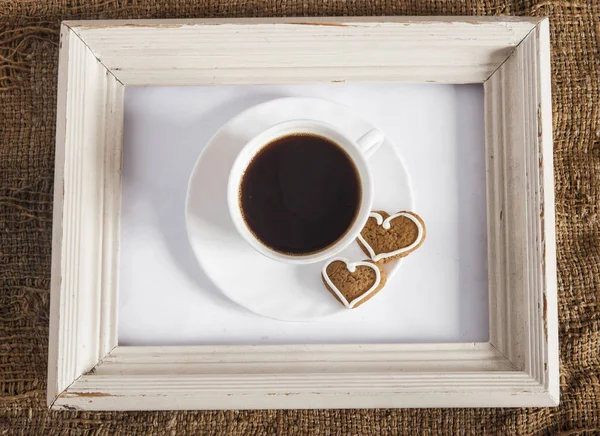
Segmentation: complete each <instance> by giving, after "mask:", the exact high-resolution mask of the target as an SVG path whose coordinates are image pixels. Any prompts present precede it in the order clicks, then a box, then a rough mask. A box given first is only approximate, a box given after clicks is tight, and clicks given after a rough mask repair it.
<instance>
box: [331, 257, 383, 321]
mask: <svg viewBox="0 0 600 436" xmlns="http://www.w3.org/2000/svg"><path fill="white" fill-rule="evenodd" d="M321 278H322V279H323V283H324V284H325V286H326V287H327V289H328V290H329V292H331V294H332V295H333V296H334V297H335V298H336V299H337V300H338V301H339V302H340V303H342V304H343V305H344V306H346V307H347V308H348V309H354V308H356V307H358V306H360V305H361V304H363V303H364V302H366V301H368V300H370V299H371V298H372V297H373V296H374V295H375V294H376V293H378V292H379V291H380V290H381V289H382V288H383V286H384V285H385V281H386V277H385V272H384V271H383V268H382V267H381V266H379V265H377V264H376V263H375V262H372V261H370V260H365V261H362V262H349V261H348V260H346V259H342V258H337V259H332V260H331V261H329V262H328V263H326V264H325V266H324V267H323V270H322V272H321Z"/></svg>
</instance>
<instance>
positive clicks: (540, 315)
mask: <svg viewBox="0 0 600 436" xmlns="http://www.w3.org/2000/svg"><path fill="white" fill-rule="evenodd" d="M549 47H550V43H549V32H548V22H547V21H543V22H542V23H540V24H539V25H538V26H537V27H536V29H535V31H534V32H532V33H531V34H529V35H528V36H527V37H526V38H525V39H524V40H523V42H522V43H521V44H520V45H519V46H518V47H517V49H516V50H515V51H514V53H513V54H512V55H511V56H510V57H509V58H508V60H507V61H506V62H505V63H504V64H503V65H502V66H501V67H500V68H499V69H498V70H497V71H496V72H495V73H494V75H492V77H491V78H490V80H488V81H487V82H486V83H485V109H486V144H487V194H488V241H489V242H488V244H489V246H488V259H489V268H488V270H489V277H490V342H491V343H492V344H493V345H494V346H496V347H497V348H498V350H500V351H501V352H502V353H503V354H504V355H505V356H506V357H508V359H509V360H510V361H511V362H513V363H514V364H515V365H516V367H517V368H519V369H520V370H523V371H525V372H527V373H528V374H530V375H531V376H532V377H533V378H534V379H536V380H538V381H539V382H540V383H541V384H542V385H543V386H545V387H546V388H547V389H548V390H549V392H550V394H551V395H552V396H553V397H554V398H555V400H556V402H558V395H559V389H558V333H557V332H558V315H557V312H556V305H557V303H556V301H557V278H556V240H555V220H554V174H553V162H552V159H553V153H552V152H553V147H552V127H551V114H552V109H551V100H550V99H551V96H550V76H549V71H550V52H549ZM550 306H552V307H551V308H550Z"/></svg>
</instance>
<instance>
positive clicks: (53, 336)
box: [48, 26, 124, 404]
mask: <svg viewBox="0 0 600 436" xmlns="http://www.w3.org/2000/svg"><path fill="white" fill-rule="evenodd" d="M61 30H62V33H61V43H62V46H61V50H60V66H59V75H60V77H59V81H60V82H59V87H58V99H57V100H58V112H57V113H58V115H57V119H58V121H57V139H56V166H55V191H54V198H55V201H54V216H53V251H52V283H51V308H50V312H51V314H50V346H49V363H48V402H49V404H51V403H52V402H53V401H54V400H55V399H56V397H57V396H58V394H59V393H60V392H62V391H63V390H64V389H66V388H67V387H68V386H69V385H70V384H71V383H72V382H73V381H74V380H75V379H77V377H79V376H80V375H81V374H82V373H84V372H87V371H88V370H90V369H91V368H92V367H94V366H95V365H96V364H97V363H98V361H99V360H100V359H101V358H102V357H104V356H105V355H106V354H107V353H108V352H109V351H110V350H111V349H112V348H114V347H115V346H116V344H117V335H116V304H117V298H116V289H117V275H116V267H117V262H118V257H117V244H118V223H119V220H120V193H121V179H120V171H121V170H120V168H121V147H122V128H123V91H124V87H123V85H121V84H120V83H119V82H118V81H117V80H116V79H115V77H114V76H112V74H110V73H109V72H108V71H107V70H106V68H104V66H102V65H101V64H100V62H98V60H97V59H96V58H95V57H94V56H93V55H92V53H91V51H90V50H89V48H88V47H87V46H86V44H85V43H84V42H83V41H82V40H81V39H80V38H79V37H78V36H77V35H75V34H73V33H72V32H70V31H69V29H68V28H67V27H66V26H63V27H62V29H61Z"/></svg>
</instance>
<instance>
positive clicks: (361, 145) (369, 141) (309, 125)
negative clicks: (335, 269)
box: [227, 120, 384, 264]
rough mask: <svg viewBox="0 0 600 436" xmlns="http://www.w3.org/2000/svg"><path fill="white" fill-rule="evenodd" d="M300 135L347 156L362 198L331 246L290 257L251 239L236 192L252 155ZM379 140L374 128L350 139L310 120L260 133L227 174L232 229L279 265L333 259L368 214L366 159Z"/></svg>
mask: <svg viewBox="0 0 600 436" xmlns="http://www.w3.org/2000/svg"><path fill="white" fill-rule="evenodd" d="M300 134H312V135H316V136H321V137H324V138H326V139H329V140H330V141H332V142H334V143H335V144H337V145H338V146H339V147H341V148H342V149H343V150H344V151H345V152H346V153H347V155H348V156H350V158H351V159H352V161H353V163H354V166H355V168H356V170H357V172H358V176H359V179H360V187H361V192H362V199H361V203H360V206H359V210H358V213H357V214H356V218H355V219H354V222H353V223H352V225H351V226H350V227H349V228H348V230H346V232H345V233H344V235H343V236H342V237H340V238H339V239H338V240H337V241H336V242H335V243H333V244H332V245H330V246H328V247H326V248H324V249H323V250H321V251H318V252H315V253H309V254H306V255H302V254H300V255H296V254H294V255H292V254H285V253H280V252H278V251H276V250H273V249H272V248H269V247H268V246H266V245H264V244H263V243H262V242H261V241H260V240H258V239H257V238H256V237H255V236H254V234H253V233H252V231H251V230H250V229H249V228H248V226H247V224H246V222H245V220H244V216H243V212H242V210H241V206H240V198H239V197H240V194H239V193H240V184H241V182H242V178H243V176H244V172H245V171H246V168H247V167H248V165H249V164H250V162H251V161H252V159H253V158H254V156H256V154H257V153H258V152H259V151H260V150H261V149H262V148H263V147H265V146H267V145H269V144H271V143H272V142H273V141H275V140H276V139H278V138H281V137H284V136H289V135H300ZM383 140H384V136H383V133H382V132H381V131H379V130H376V129H373V130H370V131H368V132H366V133H365V134H363V135H362V136H361V137H359V138H358V139H355V140H352V139H350V138H348V137H347V136H345V135H344V134H343V133H342V132H340V130H339V129H336V128H335V127H333V126H331V125H329V124H326V123H323V122H320V121H313V120H292V121H284V122H282V123H279V124H276V125H274V126H272V127H269V128H268V129H266V130H264V131H262V132H261V133H259V134H258V135H257V136H255V137H254V138H253V139H251V140H250V141H249V142H248V143H247V144H246V145H245V146H244V148H242V150H241V151H240V153H239V154H238V156H237V158H236V160H235V162H234V163H233V166H232V168H231V172H230V173H229V182H228V186H227V203H228V205H229V213H230V215H231V219H232V220H233V224H234V225H235V228H236V229H237V231H238V232H239V233H240V235H241V236H242V237H243V238H244V239H245V240H246V241H247V242H248V243H249V244H250V246H252V248H254V249H255V250H256V251H258V252H259V253H261V254H263V255H265V256H267V257H268V258H270V259H273V260H277V261H280V262H285V263H292V264H309V263H315V262H320V261H323V260H325V259H328V258H330V257H332V256H335V255H336V254H337V253H339V252H340V251H342V250H343V249H344V248H346V247H347V246H348V245H350V244H351V243H352V242H353V241H354V240H355V239H356V237H357V236H358V234H359V233H360V231H361V230H362V228H363V227H364V225H365V224H366V222H367V219H368V218H369V213H370V212H371V207H372V205H373V177H372V175H371V172H370V170H369V166H368V164H367V159H368V157H369V156H371V155H372V154H373V153H375V151H377V149H378V148H379V146H380V145H381V144H382V143H383Z"/></svg>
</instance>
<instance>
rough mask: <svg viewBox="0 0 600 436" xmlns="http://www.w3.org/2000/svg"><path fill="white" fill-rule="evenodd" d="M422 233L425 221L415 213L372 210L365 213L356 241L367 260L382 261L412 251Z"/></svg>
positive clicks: (420, 240) (418, 244)
mask: <svg viewBox="0 0 600 436" xmlns="http://www.w3.org/2000/svg"><path fill="white" fill-rule="evenodd" d="M426 233H427V232H426V229H425V223H424V222H423V220H422V219H421V217H420V216H419V215H417V214H416V213H413V212H406V211H402V212H398V213H395V214H394V215H390V214H388V213H387V212H384V211H381V210H376V211H374V212H371V214H370V215H369V219H368V220H367V224H365V227H364V228H363V229H362V230H361V232H360V235H358V238H357V239H356V241H357V242H358V245H360V248H362V250H363V251H364V252H365V253H366V254H367V256H369V257H370V258H371V260H373V261H375V262H382V263H386V262H389V261H390V260H393V259H398V258H400V257H404V256H408V255H409V254H410V253H412V252H413V251H415V250H416V249H417V248H419V247H420V246H421V244H422V243H423V241H424V240H425V235H426Z"/></svg>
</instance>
